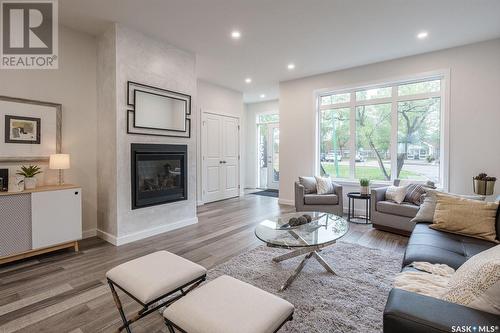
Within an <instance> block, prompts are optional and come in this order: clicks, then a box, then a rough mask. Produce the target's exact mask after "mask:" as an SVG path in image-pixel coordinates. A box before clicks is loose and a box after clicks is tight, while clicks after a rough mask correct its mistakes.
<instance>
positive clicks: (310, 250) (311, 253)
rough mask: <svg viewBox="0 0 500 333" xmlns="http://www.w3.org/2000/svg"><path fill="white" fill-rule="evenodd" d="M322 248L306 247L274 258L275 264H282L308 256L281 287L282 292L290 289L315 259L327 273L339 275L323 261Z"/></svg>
mask: <svg viewBox="0 0 500 333" xmlns="http://www.w3.org/2000/svg"><path fill="white" fill-rule="evenodd" d="M321 248H322V246H311V247H304V248H300V249H298V250H295V251H292V252H289V253H286V254H283V255H281V256H278V257H275V258H273V261H274V262H281V261H284V260H288V259H291V258H295V257H298V256H301V255H304V254H306V256H305V257H304V259H302V261H301V262H300V264H299V265H298V266H297V268H295V270H294V271H293V273H292V275H290V277H289V278H288V279H287V280H286V281H285V283H284V284H283V285H282V286H281V288H280V291H283V290H285V289H286V288H288V287H289V286H290V285H291V284H292V282H293V281H294V280H295V279H296V278H297V276H298V275H299V274H300V272H301V271H302V269H303V268H304V266H305V265H306V263H307V261H308V260H309V259H311V258H312V257H314V258H315V259H316V260H317V261H318V262H319V263H320V264H321V266H323V268H324V269H326V271H327V272H329V273H332V274H333V275H337V274H336V273H335V271H334V270H333V268H332V267H331V266H330V265H329V264H328V263H327V262H326V261H325V259H323V257H322V256H321V255H320V254H319V252H320V251H321Z"/></svg>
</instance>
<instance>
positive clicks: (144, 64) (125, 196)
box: [98, 25, 199, 245]
mask: <svg viewBox="0 0 500 333" xmlns="http://www.w3.org/2000/svg"><path fill="white" fill-rule="evenodd" d="M113 35H114V38H115V44H114V45H113V43H110V42H107V41H106V38H107V37H108V36H111V38H113ZM102 39H104V40H102ZM101 47H103V48H104V49H100V50H99V54H103V55H104V54H108V52H109V53H111V54H112V53H113V47H115V61H116V62H115V65H113V64H112V63H111V64H99V68H105V69H106V70H109V73H107V76H108V80H109V82H111V83H112V81H113V77H115V79H116V84H115V94H116V107H115V108H114V109H113V103H108V102H107V101H106V100H104V101H102V104H101V101H100V104H99V105H102V107H103V108H110V109H109V110H108V109H105V110H99V112H103V113H109V114H111V115H112V116H110V117H106V119H104V118H103V121H104V122H105V123H104V124H100V126H99V132H100V135H101V134H102V135H106V134H105V133H102V132H105V131H107V128H111V131H113V128H114V127H116V144H115V148H116V149H115V150H111V151H110V153H111V154H116V163H114V165H113V159H109V161H107V162H105V163H103V164H102V165H101V163H100V167H101V166H102V167H103V168H108V171H107V174H108V175H109V174H113V173H115V174H116V176H115V177H116V179H117V181H116V186H113V184H112V182H110V183H111V186H110V187H109V188H106V187H105V186H102V188H101V190H102V192H103V196H104V197H109V196H111V197H112V196H113V195H114V196H116V205H114V204H113V203H112V202H111V204H109V205H107V207H106V209H109V210H111V211H112V210H113V209H115V210H116V216H115V214H113V213H109V212H108V216H107V217H106V218H107V219H108V220H105V221H100V222H99V225H103V227H104V226H105V227H107V229H106V230H100V233H99V234H100V236H101V237H103V238H104V239H106V240H108V241H110V242H112V243H114V244H117V245H120V244H124V243H127V242H130V241H134V240H137V239H141V238H144V237H148V236H151V235H154V234H158V233H161V232H165V231H168V230H171V229H174V228H179V227H182V226H185V225H187V224H191V223H195V222H196V221H197V218H196V181H197V174H196V165H197V158H196V156H197V155H196V138H197V129H196V125H193V128H192V132H191V138H189V139H188V138H171V137H158V136H146V135H131V134H127V121H126V120H127V117H126V110H127V105H126V93H127V81H129V80H130V81H135V82H139V83H144V84H148V85H152V86H155V87H160V88H163V89H168V90H173V91H178V92H181V93H185V94H188V95H191V97H192V115H191V119H192V123H193V124H196V123H197V122H198V116H199V113H198V112H197V106H196V61H195V56H194V54H192V53H189V52H186V51H183V50H180V49H178V48H175V47H173V46H171V45H168V44H166V43H163V42H160V41H158V40H155V39H152V38H150V37H148V36H146V35H144V34H142V33H139V32H137V31H134V30H132V29H129V28H126V27H124V26H122V25H115V26H114V32H113V31H111V32H108V33H106V34H104V35H103V36H101V38H100V42H99V48H101ZM106 48H110V49H111V50H108V49H106ZM112 58H113V57H112V56H111V57H105V56H103V57H99V60H100V61H101V60H102V61H111V62H112V61H113V59H112ZM113 66H116V67H115V68H116V70H115V72H114V73H113ZM103 82H106V80H104V81H103ZM103 82H98V84H99V85H101V84H103ZM103 88H106V87H103ZM112 90H113V89H112ZM110 94H113V92H110ZM102 97H105V96H102ZM99 98H101V97H99ZM113 113H114V114H113ZM113 118H114V119H113ZM131 143H162V144H187V146H188V194H187V196H188V200H184V201H178V202H174V203H169V204H164V205H158V206H152V207H145V208H141V209H136V210H132V209H131V179H130V177H131V176H130V175H131V165H130V145H131ZM108 162H110V164H109V165H108ZM103 172H104V171H103ZM111 176H112V175H111ZM100 192H101V191H100ZM113 218H114V219H115V220H113ZM109 223H111V225H112V224H115V225H116V228H114V227H112V226H111V227H109V225H108V224H109Z"/></svg>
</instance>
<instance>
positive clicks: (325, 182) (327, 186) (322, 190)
mask: <svg viewBox="0 0 500 333" xmlns="http://www.w3.org/2000/svg"><path fill="white" fill-rule="evenodd" d="M315 178H316V189H317V193H318V194H333V193H335V186H334V184H333V182H332V180H331V179H330V178H324V177H317V176H316V177H315Z"/></svg>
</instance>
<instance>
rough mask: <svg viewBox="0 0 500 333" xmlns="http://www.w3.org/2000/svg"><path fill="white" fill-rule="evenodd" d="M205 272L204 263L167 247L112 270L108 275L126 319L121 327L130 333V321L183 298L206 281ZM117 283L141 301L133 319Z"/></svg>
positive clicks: (112, 291)
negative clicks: (122, 300) (122, 302)
mask: <svg viewBox="0 0 500 333" xmlns="http://www.w3.org/2000/svg"><path fill="white" fill-rule="evenodd" d="M206 273H207V270H206V269H205V268H204V267H202V266H200V265H198V264H195V263H193V262H191V261H189V260H186V259H184V258H182V257H179V256H178V255H175V254H173V253H170V252H167V251H158V252H154V253H151V254H148V255H146V256H143V257H140V258H137V259H134V260H131V261H128V262H126V263H123V264H121V265H119V266H116V267H115V268H113V269H111V270H109V271H108V272H107V273H106V277H107V279H108V284H109V287H110V288H111V293H112V294H113V298H114V301H115V304H116V307H117V308H118V312H119V313H120V317H121V319H122V321H123V325H122V326H121V327H120V328H119V330H118V331H121V330H123V329H126V330H127V332H129V333H130V332H131V331H130V324H131V323H133V322H135V321H137V320H139V319H141V318H143V317H144V316H146V315H148V314H150V313H152V312H154V311H155V310H158V309H159V308H161V307H163V306H168V305H170V304H172V303H173V302H175V301H176V300H178V299H180V298H181V297H182V296H184V295H186V294H187V293H188V292H190V291H191V290H193V289H194V288H196V287H197V286H198V285H199V284H200V283H201V282H203V281H204V280H205V278H206ZM115 287H117V288H118V289H121V290H122V291H123V292H124V293H125V294H127V295H128V296H130V297H131V298H133V299H134V300H135V301H137V302H138V303H139V304H140V305H142V307H143V308H142V309H141V310H140V311H139V312H138V313H137V314H136V315H135V316H134V317H133V318H132V319H127V318H126V316H125V313H124V311H123V308H122V304H121V301H120V298H119V297H118V294H117V292H116V289H115ZM167 297H168V299H167Z"/></svg>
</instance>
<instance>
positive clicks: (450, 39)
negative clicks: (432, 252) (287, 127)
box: [59, 0, 500, 102]
mask: <svg viewBox="0 0 500 333" xmlns="http://www.w3.org/2000/svg"><path fill="white" fill-rule="evenodd" d="M59 11H60V20H61V23H62V24H63V25H65V26H69V27H71V28H74V29H76V30H81V31H85V32H88V33H91V34H94V35H98V34H100V33H101V32H103V31H104V30H105V29H106V27H107V26H108V24H109V23H110V22H119V23H123V24H125V25H127V26H130V27H132V28H135V29H137V30H139V31H142V32H143V33H146V34H148V35H150V36H153V37H156V38H159V39H161V40H164V41H166V42H168V43H171V44H173V45H176V46H178V47H180V48H183V49H186V50H190V51H192V52H195V53H196V54H197V63H198V65H197V66H198V76H199V78H201V79H204V80H207V81H210V82H213V83H216V84H219V85H222V86H225V87H229V88H232V89H235V90H239V91H242V92H243V93H244V99H245V101H246V102H255V101H261V100H263V99H261V98H260V97H259V96H260V94H266V98H265V99H274V98H277V97H278V94H279V89H278V82H280V81H285V80H290V79H294V78H299V77H304V76H308V75H313V74H318V73H324V72H329V71H333V70H338V69H343V68H348V67H353V66H359V65H363V64H368V63H374V62H378V61H383V60H388V59H394V58H399V57H403V56H408V55H414V54H418V53H424V52H429V51H433V50H438V49H444V48H448V47H452V46H457V45H463V44H468V43H472V42H476V41H481V40H487V39H492V38H496V37H500V1H499V0H418V1H415V0H62V1H59ZM233 29H238V30H240V31H241V33H242V37H241V39H240V40H239V41H234V40H232V39H231V38H230V33H231V31H232V30H233ZM421 30H426V31H428V32H429V37H428V38H427V39H426V40H418V39H417V38H416V37H415V36H416V34H417V33H418V32H419V31H421ZM499 56H500V55H499ZM289 62H293V63H295V64H296V69H295V70H293V71H288V70H287V67H286V66H287V64H288V63H289ZM246 77H251V78H252V80H253V81H252V83H251V84H246V83H245V82H244V79H245V78H246Z"/></svg>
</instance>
